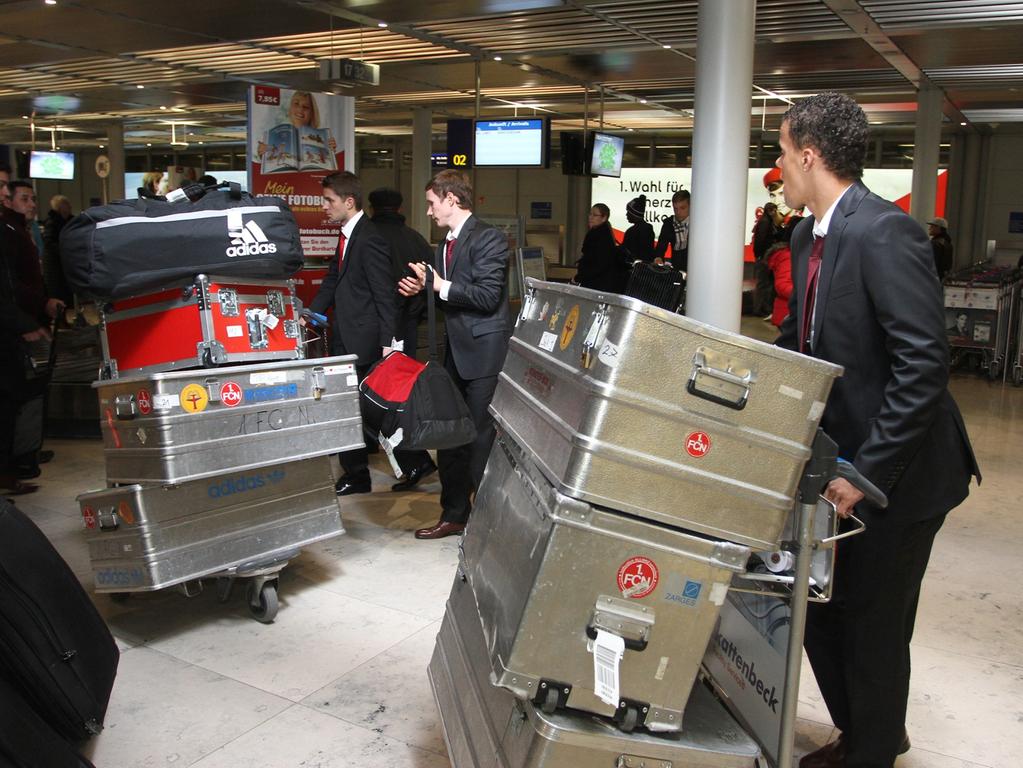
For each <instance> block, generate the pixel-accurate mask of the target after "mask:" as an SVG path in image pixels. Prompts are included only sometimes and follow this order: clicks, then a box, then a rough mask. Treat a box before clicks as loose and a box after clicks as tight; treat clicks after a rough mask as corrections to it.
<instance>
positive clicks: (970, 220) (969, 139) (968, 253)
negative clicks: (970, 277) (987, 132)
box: [953, 132, 982, 267]
mask: <svg viewBox="0 0 1023 768" xmlns="http://www.w3.org/2000/svg"><path fill="white" fill-rule="evenodd" d="M981 143H982V137H981V136H980V134H978V133H976V132H970V133H968V134H966V136H964V137H963V139H962V141H961V144H963V145H965V146H964V147H963V162H962V168H963V179H962V184H961V185H960V187H959V189H960V194H959V221H958V222H957V225H956V228H955V231H954V232H953V234H954V236H955V249H954V251H953V255H954V258H955V262H954V263H955V266H956V267H965V266H968V265H969V264H972V263H973V262H975V261H978V260H979V259H980V254H977V253H974V249H975V247H976V243H977V240H978V239H979V238H978V237H976V228H977V205H978V204H979V202H980V149H981Z"/></svg>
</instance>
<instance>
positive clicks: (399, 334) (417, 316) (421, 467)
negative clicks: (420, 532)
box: [369, 187, 437, 491]
mask: <svg viewBox="0 0 1023 768" xmlns="http://www.w3.org/2000/svg"><path fill="white" fill-rule="evenodd" d="M403 199H404V198H402V196H401V192H399V191H398V190H396V189H389V188H387V187H380V188H379V189H374V190H373V191H372V192H370V193H369V205H370V207H371V208H372V209H373V218H372V219H371V221H372V222H373V224H374V225H375V226H376V228H377V231H378V232H379V233H380V235H381V237H383V238H384V240H386V241H387V247H388V250H389V251H390V253H391V268H392V274H393V277H394V282H395V283H397V282H398V281H399V280H401V278H402V277H404V275H405V273H406V272H407V270H408V267H407V266H406V265H407V264H408V263H410V262H415V263H417V264H418V263H420V262H424V263H425V262H427V261H430V260H431V259H432V258H433V251H432V250H431V249H430V244H429V243H427V242H426V239H425V238H424V237H423V236H422V235H421V234H419V233H418V232H416V231H415V230H414V229H412V227H409V226H407V225H406V224H405V217H404V216H402V214H401V204H402V201H403ZM424 298H425V294H419V295H417V296H408V297H405V296H400V295H398V294H397V293H395V299H396V300H397V302H398V305H397V319H396V320H395V324H394V327H395V328H396V329H397V330H396V333H395V338H396V339H397V340H398V341H400V342H401V343H402V351H403V352H404V353H405V354H406V355H408V356H409V357H415V356H416V344H417V343H418V332H419V321H420V320H421V319H422V317H423V316H424V315H425V314H426V301H425V300H424ZM394 459H395V461H397V462H398V466H399V467H401V473H402V476H401V479H400V480H399V481H398V482H396V483H395V484H394V485H392V486H391V490H392V491H407V490H410V489H411V488H414V487H415V486H416V485H418V484H419V481H420V480H422V479H423V478H425V477H428V476H429V475H432V474H433V473H434V472H436V471H437V465H436V464H434V463H433V459H431V458H430V454H429V453H427V452H426V451H410V450H401V449H395V451H394Z"/></svg>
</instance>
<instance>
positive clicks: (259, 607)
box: [249, 581, 280, 624]
mask: <svg viewBox="0 0 1023 768" xmlns="http://www.w3.org/2000/svg"><path fill="white" fill-rule="evenodd" d="M279 607H280V606H279V603H278V601H277V584H276V583H275V582H272V581H268V582H266V583H265V584H264V585H263V588H262V589H260V590H259V595H253V596H252V597H251V599H250V600H249V611H250V612H251V613H252V618H254V619H255V620H256V621H260V622H262V623H263V624H273V620H274V619H275V618H277V609H278V608H279Z"/></svg>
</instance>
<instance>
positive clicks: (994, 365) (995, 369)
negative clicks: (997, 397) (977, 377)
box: [987, 359, 1002, 381]
mask: <svg viewBox="0 0 1023 768" xmlns="http://www.w3.org/2000/svg"><path fill="white" fill-rule="evenodd" d="M1001 373H1002V361H1001V360H994V359H992V360H991V362H990V363H988V366H987V377H988V378H989V379H991V381H994V380H995V379H997V378H998V377H999V375H1000V374H1001Z"/></svg>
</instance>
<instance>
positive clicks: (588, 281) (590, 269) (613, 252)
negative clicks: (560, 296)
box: [575, 203, 629, 293]
mask: <svg viewBox="0 0 1023 768" xmlns="http://www.w3.org/2000/svg"><path fill="white" fill-rule="evenodd" d="M610 216H611V209H609V208H608V207H607V206H606V205H604V204H603V203H597V204H596V205H594V206H593V207H592V208H591V209H590V215H589V219H588V221H589V225H590V229H589V231H588V232H587V233H586V237H584V238H583V248H582V250H583V255H582V258H580V259H579V261H578V262H577V264H576V273H575V282H576V283H578V284H579V285H581V286H582V287H583V288H592V289H593V290H595V291H605V292H610V293H621V292H622V291H624V290H625V282H626V279H627V278H628V275H629V273H628V270H627V268H626V267H625V265H624V263H623V262H622V260H621V257H620V256H619V255H618V243H617V242H615V236H614V232H612V230H611V224H610V223H609V222H608V219H609V218H610Z"/></svg>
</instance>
